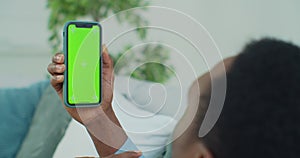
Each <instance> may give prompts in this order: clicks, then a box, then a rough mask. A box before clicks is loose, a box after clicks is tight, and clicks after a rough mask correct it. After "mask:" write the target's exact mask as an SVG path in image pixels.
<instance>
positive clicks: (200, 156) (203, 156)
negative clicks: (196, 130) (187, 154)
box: [193, 142, 213, 158]
mask: <svg viewBox="0 0 300 158" xmlns="http://www.w3.org/2000/svg"><path fill="white" fill-rule="evenodd" d="M193 146H194V147H193V148H195V149H194V151H197V156H196V157H197V158H213V154H212V153H211V151H210V150H209V149H208V148H207V147H206V146H205V145H204V144H203V143H201V142H197V143H195V144H194V145H193Z"/></svg>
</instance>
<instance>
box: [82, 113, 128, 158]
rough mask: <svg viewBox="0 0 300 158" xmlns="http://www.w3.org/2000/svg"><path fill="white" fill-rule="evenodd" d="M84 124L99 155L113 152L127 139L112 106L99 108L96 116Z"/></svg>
mask: <svg viewBox="0 0 300 158" xmlns="http://www.w3.org/2000/svg"><path fill="white" fill-rule="evenodd" d="M85 126H86V128H87V130H88V132H89V134H90V136H91V138H92V140H93V142H94V145H95V147H96V149H97V152H98V154H99V155H100V156H101V157H104V156H108V155H112V154H114V153H115V152H116V151H117V150H118V149H119V148H120V147H121V146H122V145H123V144H124V142H125V141H126V140H127V135H126V133H125V131H124V130H123V128H122V126H121V124H120V122H119V120H118V119H117V117H116V115H115V113H114V111H113V109H112V108H109V109H105V110H102V109H101V110H99V112H98V115H97V117H95V118H93V119H91V120H89V121H87V122H86V123H85Z"/></svg>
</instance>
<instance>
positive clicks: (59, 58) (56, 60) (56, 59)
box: [52, 53, 65, 64]
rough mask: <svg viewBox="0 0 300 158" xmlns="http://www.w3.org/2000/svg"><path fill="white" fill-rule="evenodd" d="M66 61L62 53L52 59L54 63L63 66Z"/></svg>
mask: <svg viewBox="0 0 300 158" xmlns="http://www.w3.org/2000/svg"><path fill="white" fill-rule="evenodd" d="M64 60H65V56H64V54H62V53H56V54H55V55H54V56H53V58H52V62H53V63H56V64H63V63H64Z"/></svg>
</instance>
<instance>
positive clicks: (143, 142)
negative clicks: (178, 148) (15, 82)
mask: <svg viewBox="0 0 300 158" xmlns="http://www.w3.org/2000/svg"><path fill="white" fill-rule="evenodd" d="M180 88H181V89H179V88H178V87H176V86H170V85H161V84H158V83H152V82H147V81H139V80H135V79H132V78H130V77H126V76H116V79H115V90H114V99H113V108H114V110H115V112H116V115H117V117H118V118H119V120H120V122H121V124H122V126H123V127H124V129H125V130H126V132H127V134H128V136H129V137H130V138H131V139H132V141H133V142H134V143H135V144H136V145H137V147H138V148H139V149H140V150H142V151H143V153H144V155H145V157H151V158H152V157H160V156H161V155H163V154H165V148H166V145H167V144H169V143H170V136H171V134H172V131H173V129H174V127H175V125H176V123H177V121H178V120H179V119H180V117H181V116H182V114H183V112H184V110H185V108H186V106H185V105H186V99H185V98H186V97H185V96H184V95H182V94H186V88H183V87H180ZM0 112H1V115H0V120H1V123H0V129H1V131H0V136H1V138H2V139H1V140H0V157H3V158H10V157H17V158H23V157H24V158H25V157H26V158H28V157H31V158H35V157H36V158H37V157H43V158H47V157H53V155H54V152H55V151H56V150H57V146H58V145H59V143H60V142H61V140H62V138H63V137H64V136H65V134H66V131H67V129H68V126H69V123H70V121H71V120H72V119H71V118H70V116H69V115H68V114H67V112H66V111H65V110H64V108H63V106H62V105H61V101H60V100H59V98H58V96H57V94H56V92H55V91H54V89H53V88H52V87H51V86H50V83H49V81H42V82H39V83H35V84H33V85H30V86H28V87H24V88H6V89H0ZM70 132H72V131H70ZM67 134H68V132H67ZM65 141H70V140H65ZM77 146H78V145H77ZM59 150H64V148H63V147H60V149H59ZM74 150H76V149H74ZM71 152H72V151H65V153H71ZM85 154H86V153H82V154H81V155H77V156H84V155H85ZM93 156H96V155H93ZM56 157H61V156H58V155H56Z"/></svg>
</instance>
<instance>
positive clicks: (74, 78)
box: [63, 21, 102, 107]
mask: <svg viewBox="0 0 300 158" xmlns="http://www.w3.org/2000/svg"><path fill="white" fill-rule="evenodd" d="M101 34H102V27H101V25H100V24H99V23H97V22H84V21H69V22H67V23H66V24H65V27H64V32H63V37H64V44H63V46H64V55H65V65H66V71H65V73H64V76H65V78H64V89H63V95H64V96H63V97H64V102H65V105H66V106H68V107H91V106H99V105H100V103H101V100H102V90H101V81H102V80H101V78H102V77H101V74H102V58H101V52H102V51H101V36H102V35H101Z"/></svg>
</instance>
